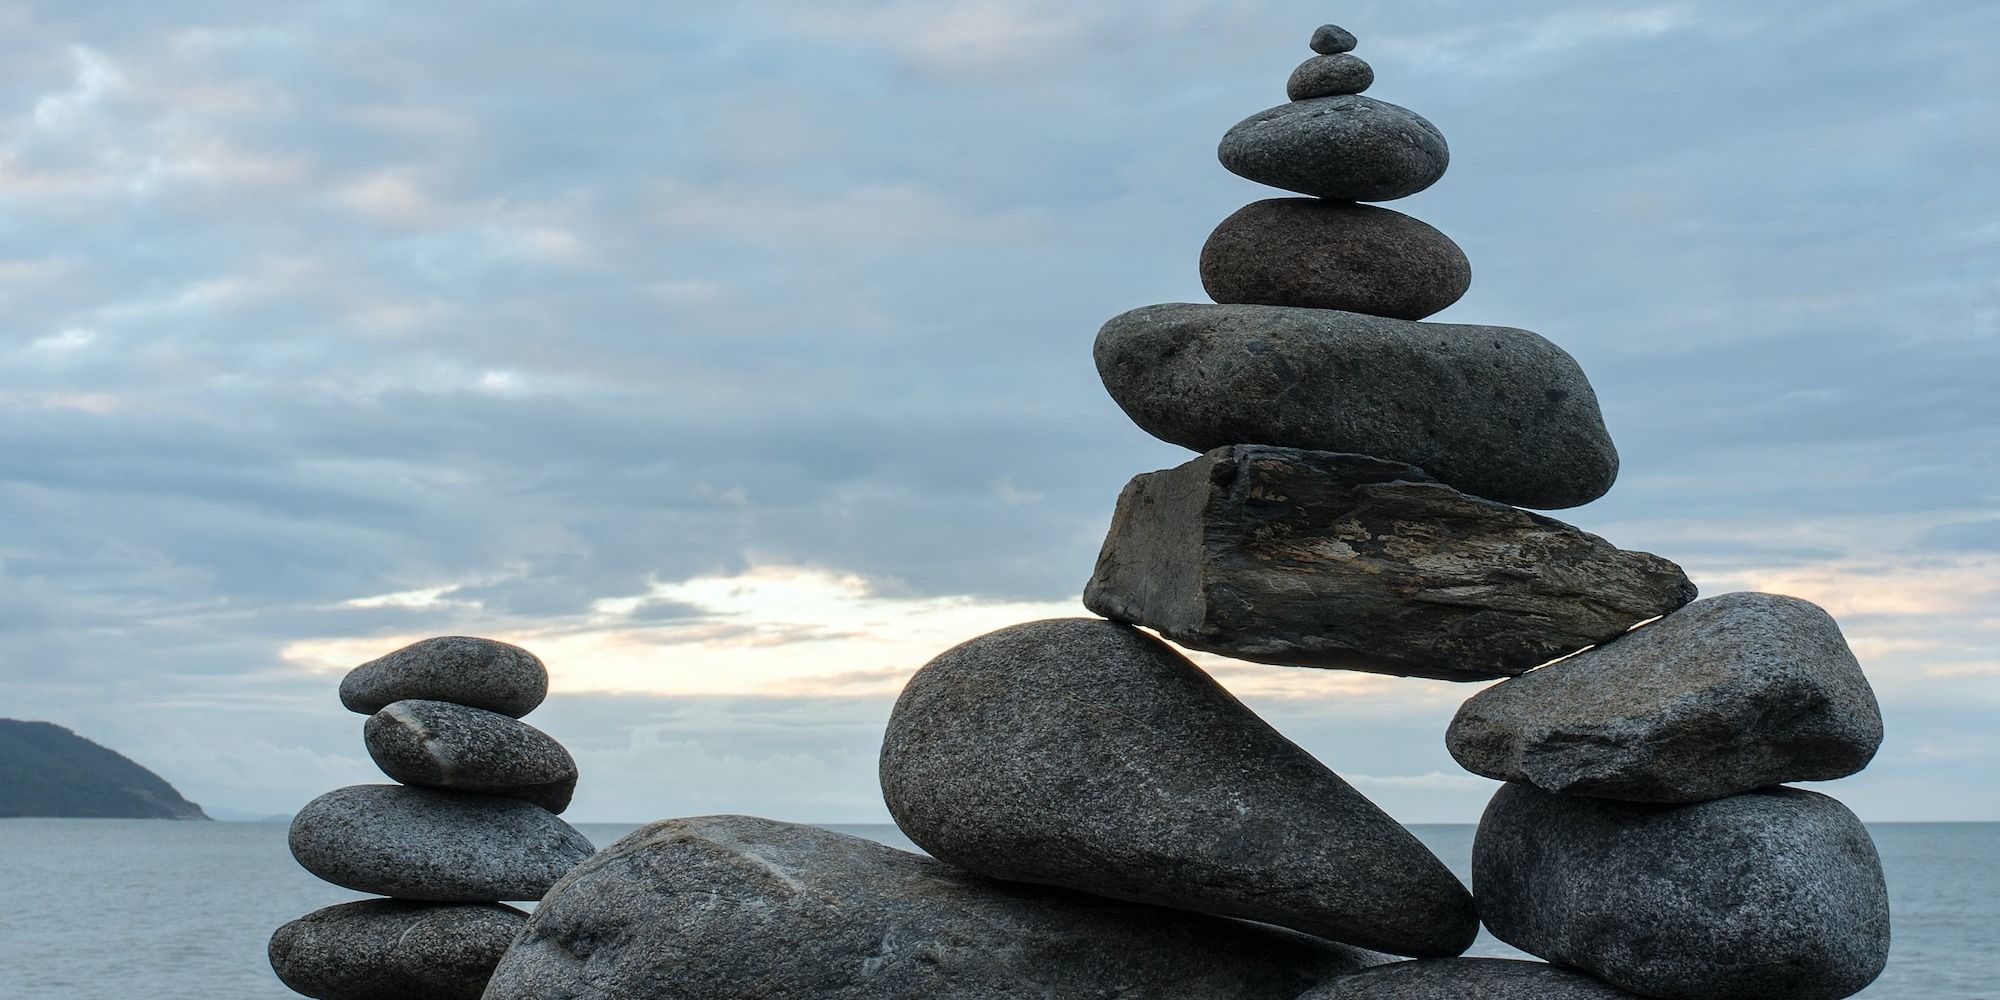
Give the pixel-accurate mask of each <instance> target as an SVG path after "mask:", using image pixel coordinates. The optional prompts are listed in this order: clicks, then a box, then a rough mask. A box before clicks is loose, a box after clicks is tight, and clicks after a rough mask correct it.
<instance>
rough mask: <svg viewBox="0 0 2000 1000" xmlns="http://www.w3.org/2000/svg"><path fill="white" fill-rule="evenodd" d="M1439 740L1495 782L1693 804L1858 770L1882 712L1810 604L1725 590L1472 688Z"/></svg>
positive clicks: (1829, 625) (1877, 739)
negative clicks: (1514, 674)
mask: <svg viewBox="0 0 2000 1000" xmlns="http://www.w3.org/2000/svg"><path fill="white" fill-rule="evenodd" d="M1445 743H1446V745H1447V746H1448V747H1449V748H1450V749H1451V755H1452V756H1453V757H1455V758H1457V759H1458V762H1459V763H1460V764H1462V765H1464V766H1465V768H1466V770H1469V771H1473V772H1476V773H1479V774H1483V775H1485V776H1487V777H1489V778H1498V779H1500V780H1502V781H1524V782H1527V783H1529V784H1532V785H1534V786H1536V787H1538V788H1541V789H1544V790H1546V791H1551V792H1557V793H1559V794H1564V795H1586V796H1591V797H1594V798H1606V799H1624V800H1629V801H1635V802H1698V801H1701V800H1703V799H1717V798H1722V797H1723V796H1725V795H1735V794H1737V793H1739V792H1747V791H1750V790H1751V789H1755V788H1763V787H1765V786H1768V785H1778V784H1784V783H1786V782H1791V781H1823V780H1827V779H1831V778H1840V777H1845V776H1846V775H1850V774H1853V773H1855V772H1857V771H1859V770H1861V769H1862V768H1863V767H1866V766H1867V765H1868V761H1869V760H1870V759H1871V758H1873V757H1874V756H1875V750H1876V748H1877V747H1879V746H1881V744H1882V712H1881V709H1880V707H1879V706H1877V704H1876V702H1875V693H1874V691H1873V690H1872V689H1870V688H1869V686H1868V679H1867V678H1866V677H1864V676H1862V673H1861V665H1860V664H1859V663H1856V662H1855V660H1854V654H1853V653H1852V652H1850V651H1849V650H1848V648H1847V642H1846V640H1845V639H1843V638H1842V637H1841V634H1840V626H1838V625H1836V624H1834V621H1833V619H1832V618H1831V617H1830V616H1828V615H1827V613H1826V612H1825V611H1822V610H1820V608H1819V607H1818V606H1817V605H1814V604H1811V603H1809V602H1806V601H1802V600H1799V599H1798V598H1796V597H1783V596H1780V595H1777V594H1754V593H1742V594H1724V595H1722V596H1720V597H1711V598H1707V599H1705V600H1700V601H1696V602H1694V603H1693V604H1690V605H1688V606H1687V607H1685V608H1682V609H1680V610H1679V611H1676V612H1674V613H1673V614H1670V615H1668V616H1667V617H1665V618H1662V619H1660V620H1659V621H1657V622H1654V623H1653V624H1651V625H1647V626H1645V627H1644V628H1640V629H1637V630H1635V631H1633V632H1630V633H1628V634H1626V635H1623V636H1620V637H1619V638H1617V639H1614V640H1612V641H1610V642H1607V643H1605V644H1604V645H1602V646H1599V647H1597V648H1596V649H1590V650H1585V651H1584V652H1582V653H1579V654H1577V655H1576V656H1573V657H1570V658H1569V659H1567V660H1563V661H1562V662H1560V663H1552V664H1550V665H1548V666H1546V667H1543V668H1542V669H1540V670H1535V671H1532V672H1530V673H1527V674H1524V675H1522V676H1520V677H1517V678H1515V679H1513V680H1510V681H1505V682H1502V683H1500V684H1496V685H1494V686H1492V687H1490V688H1487V689H1486V690H1484V691H1481V692H1480V693H1479V694H1477V695H1474V696H1473V697H1472V699H1471V700H1470V701H1467V702H1466V703H1465V705H1464V707H1462V708H1460V709H1459V711H1458V716H1457V718H1454V719H1453V720H1452V723H1451V729H1450V730H1449V731H1448V732H1447V733H1446V736H1445Z"/></svg>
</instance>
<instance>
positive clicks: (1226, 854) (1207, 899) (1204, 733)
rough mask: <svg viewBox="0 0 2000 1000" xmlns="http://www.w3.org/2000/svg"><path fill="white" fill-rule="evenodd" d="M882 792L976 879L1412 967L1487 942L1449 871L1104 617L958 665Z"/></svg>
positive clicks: (931, 683)
mask: <svg viewBox="0 0 2000 1000" xmlns="http://www.w3.org/2000/svg"><path fill="white" fill-rule="evenodd" d="M882 793H883V797H884V798H885V799H886V800H887V801H888V804H889V811H890V813H892V814H893V815H894V816H895V817H896V824H897V825H898V826H900V827H901V828H902V830H903V832H904V834H906V835H907V836H908V837H909V838H910V839H911V840H912V841H915V842H916V843H917V844H918V846H921V847H922V848H923V849H924V850H926V851H928V852H930V853H931V854H932V855H934V856H936V857H938V858H940V859H942V860H945V861H949V862H951V863H952V864H955V865H958V866H960V867H962V868H966V869H969V870H971V871H975V872H979V873H980V874H983V875H991V876H993V877H995V878H1003V879H1010V880H1015V881H1022V882H1038V883H1043V884H1047V885H1057V886H1063V887H1065V888H1071V889H1080V890H1083V891H1085V892H1091V893H1096V894H1098V895H1102V896H1111V897H1115V898H1118V899H1129V900H1135V901H1139V902H1145V903H1155V904H1158V905H1161V906H1171V907H1174V908H1176V909H1186V910H1198V911H1202V912H1206V913H1216V914H1222V915H1226V916H1234V917H1243V918H1246V919H1250V920H1257V921H1260V922H1263V923H1268V924H1276V925H1278V926H1280V927H1290V928H1292V929H1294V930H1299V931H1304V932H1306V933H1309V934H1315V935H1318V936H1320V937H1324V938H1327V939H1329V940H1334V941H1343V942H1346V943H1349V944H1353V945H1358V946H1360V947H1364V948H1372V949H1376V950H1379V951H1386V952H1393V953H1396V954H1401V955H1425V956H1430V955H1456V954H1458V953H1459V952H1461V951H1464V950H1465V948H1466V946H1467V945H1470V944H1471V943H1472V939H1473V935H1474V934H1475V933H1477V931H1478V926H1479V925H1478V920H1477V918H1476V916H1475V915H1474V913H1473V908H1472V900H1471V898H1470V897H1469V896H1468V895H1467V894H1466V891H1465V888H1464V886H1462V885H1460V884H1459V881H1458V879H1457V878H1456V877H1454V876H1453V875H1452V874H1451V872H1450V871H1449V870H1448V869H1446V868H1445V866H1444V865H1443V863H1441V862H1439V861H1438V859H1437V858H1436V857H1434V856H1432V854H1431V853H1430V851H1429V850H1428V849H1426V848H1425V847H1424V846H1423V844H1421V843H1419V842H1418V841H1417V839H1416V838H1415V837H1414V836H1412V835H1411V834H1410V833H1409V831H1407V830H1405V829H1404V828H1403V827H1402V826H1400V825H1399V824H1397V823H1396V821H1395V820H1393V819H1390V818H1389V817H1388V815H1386V814H1385V813H1383V812H1382V811H1381V810H1380V809H1378V808H1376V807H1375V805H1374V803H1371V802H1369V801H1368V800H1367V799H1366V798H1365V797H1363V796H1362V795H1361V793H1360V792H1357V791H1355V790H1354V789H1353V788H1351V787H1349V786H1348V784H1347V783H1346V782H1344V781H1342V780H1341V779H1340V778H1339V776H1337V775H1335V774H1334V773H1333V772H1332V771H1329V770H1327V769H1326V767H1325V766H1324V765H1322V764H1320V762H1319V761H1317V760H1315V759H1313V757H1312V755H1311V754H1308V753H1306V752H1305V751H1304V750H1302V749H1300V748H1299V747H1298V746H1297V745H1295V744H1293V743H1292V742H1291V741H1290V740H1287V739H1285V738H1284V737H1283V736H1281V735H1279V734H1278V732H1277V731H1276V730H1274V729H1272V728H1271V727H1270V726H1269V725H1266V724H1265V723H1264V721H1263V720H1262V719H1259V718H1258V717H1257V716H1256V715H1255V714H1254V713H1252V712H1251V711H1250V710H1249V709H1248V708H1246V707H1244V706H1243V704H1242V703H1241V702H1239V701H1237V700H1236V699H1235V698H1234V697H1231V696H1230V694H1229V693H1228V692H1227V691H1225V690H1223V689H1222V687H1221V686H1220V685H1218V684H1216V683H1215V682H1214V681H1213V680H1211V679H1209V677H1208V675H1207V674H1204V673H1202V672H1201V670H1200V669H1198V668H1197V667H1195V665H1194V664H1192V663H1189V662H1188V661H1187V659H1186V658H1184V657H1182V656H1181V655H1180V654H1179V653H1176V652H1174V650H1173V649H1171V648H1169V647H1168V646H1167V645H1166V644H1165V643H1163V642H1161V641H1160V640H1158V639H1155V638H1153V637H1152V636H1149V635H1146V634H1144V633H1142V632H1139V631H1138V630H1136V629H1132V628H1128V627H1126V626H1124V625H1118V624H1114V623H1112V622H1106V621H1099V620H1096V619H1063V620H1055V621H1042V622H1031V623H1028V624H1025V625H1016V626H1014V627H1011V628H1005V629H1001V630H999V631H997V632H993V633H990V634H988V635H985V636H981V637H979V638H977V639H973V640H972V641H970V642H967V643H964V644H962V645H960V646H957V647H956V648H953V649H951V650H948V651H946V652H945V653H943V654H942V655H940V656H938V657H937V658H936V659H934V660H932V661H931V662H930V663H929V664H928V665H927V666H925V667H924V668H923V669H922V670H920V671H918V672H917V674H916V676H914V677H912V678H911V679H910V683H909V685H908V686H907V687H905V688H904V689H903V694H902V697H901V698H899V699H897V701H896V708H895V711H894V712H893V713H892V714H891V715H890V717H889V726H888V731H887V733H886V734H884V736H883V740H882Z"/></svg>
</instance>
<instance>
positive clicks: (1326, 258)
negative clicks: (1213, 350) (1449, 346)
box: [1201, 57, 1472, 319]
mask: <svg viewBox="0 0 2000 1000" xmlns="http://www.w3.org/2000/svg"><path fill="white" fill-rule="evenodd" d="M1321 58H1328V57H1321ZM1471 283H1472V265H1471V264H1469V263H1467V262H1466V259H1465V253H1464V251H1462V250H1460V249H1459V248H1458V244H1456V243H1453V242H1452V241H1451V237H1449V236H1446V235H1445V234H1443V233H1440V232H1438V231H1437V230H1436V229H1433V228H1431V227H1430V226H1428V225H1426V224H1424V223H1423V222H1420V221H1418V220H1416V219H1413V218H1410V217H1409V216H1407V215H1404V214H1403V213H1401V212H1393V211H1390V210H1389V209H1386V208H1377V207H1375V206H1374V205H1356V204H1354V203H1353V202H1345V201H1322V200H1320V199H1318V198H1271V199H1267V200H1265V201H1254V202H1251V203H1250V204H1248V205H1245V206H1243V207H1242V208H1239V209H1237V210H1236V213H1235V214H1234V215H1231V216H1230V217H1229V218H1227V219H1224V220H1222V224H1221V225H1219V226H1216V227H1215V232H1213V233H1210V234H1209V237H1208V242H1207V243H1205V244H1203V245H1202V248H1201V284H1202V287H1203V288H1204V289H1206V290H1207V291H1208V295H1209V298H1212V299H1214V300H1215V301H1217V302H1227V303H1254V304H1258V305H1271V306H1302V307H1305V308H1309V309H1345V310H1348V311H1351V312H1359V313H1368V314H1370V315H1373V316H1393V317H1395V318H1397V319H1423V318H1424V317H1425V316H1429V315H1430V314H1432V313H1434V312H1437V311H1438V310H1440V309H1443V308H1444V307H1446V306H1448V305H1451V304H1452V303H1453V302H1456V301H1458V297H1459V296H1461V295H1464V294H1465V289H1466V287H1467V286H1468V285H1470V284H1471Z"/></svg>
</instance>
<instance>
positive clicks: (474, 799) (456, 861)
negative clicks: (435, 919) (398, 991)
mask: <svg viewBox="0 0 2000 1000" xmlns="http://www.w3.org/2000/svg"><path fill="white" fill-rule="evenodd" d="M290 839H291V847H292V857H294V858H297V859H298V862H299V864H301V865H303V866H305V869H306V870H307V871H309V872H312V873H313V874H314V875H317V876H319V877H320V878H322V879H324V880H326V881H328V882H332V883H333V884H334V885H338V886H344V887H346V888H349V889H353V890H355V891H357V892H373V893H379V894H381V895H384V896H395V897H397V898H399V899H417V900H430V901H433V902H444V903H459V902H468V903H469V902H484V901H488V900H496V899H540V898H542V894H543V893H545V892H547V891H549V886H551V885H554V884H555V881H556V879H559V878H561V877H562V876H563V873H565V872H567V871H569V870H570V869H571V868H574V867H576V866H577V864H578V863H579V862H581V861H582V860H583V859H585V858H587V857H590V855H591V852H593V851H594V850H596V848H595V847H593V846H592V845H591V843H590V841H589V840H588V839H586V838H585V837H584V835H583V834H581V833H578V832H576V830H575V829H574V828H572V827H571V826H570V825H569V824H568V823H565V822H563V821H562V820H561V819H559V818H557V817H556V816H555V814H553V813H551V812H549V811H548V810H547V809H543V808H541V807H540V806H536V805H532V804H530V803H527V802H523V801H521V800H520V799H509V798H502V797H500V796H497V795H480V794H476V793H473V792H452V791H446V790H444V789H441V788H412V787H410V786H407V785H349V786H348V787H346V788H336V789H334V790H333V791H331V792H328V793H326V794H325V795H322V796H320V797H319V798H316V799H314V800H312V801H311V802H308V803H306V805H305V808H303V809H300V810H299V812H298V815H296V816H293V817H292V829H291V838H290Z"/></svg>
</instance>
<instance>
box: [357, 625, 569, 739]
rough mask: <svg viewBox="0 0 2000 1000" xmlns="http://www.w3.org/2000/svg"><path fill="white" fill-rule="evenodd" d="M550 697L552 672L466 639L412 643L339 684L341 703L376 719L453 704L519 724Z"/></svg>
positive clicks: (505, 648)
mask: <svg viewBox="0 0 2000 1000" xmlns="http://www.w3.org/2000/svg"><path fill="white" fill-rule="evenodd" d="M548 693H549V672H548V669H547V668H546V667H543V666H542V661H541V660H539V659H537V658H536V657H535V654H533V653H530V652H528V651H527V650H525V649H522V648H521V647H519V646H512V645H508V644H507V643H504V642H496V641H495V640H492V639H479V638H475V637H472V636H464V635H446V636H438V637H436V638H432V639H424V640H422V641H420V642H413V643H411V644H409V645H407V646H404V647H403V648H402V649H399V650H396V651H395V652H393V653H390V654H389V655H387V656H384V657H381V658H380V659H375V660H370V661H368V662H367V663H364V664H362V665H360V666H358V667H355V668H354V669H353V670H350V671H348V673H347V676H346V677H343V678H341V681H340V703H341V704H342V705H345V706H347V710H348V711H350V712H359V713H361V714H362V715H374V714H375V713H376V712H379V711H381V710H382V709H383V708H384V707H385V706H387V705H388V704H389V703H390V702H396V701H403V700H406V699H410V698H422V699H426V700H429V701H449V702H452V703H454V704H458V705H470V706H472V707H474V708H483V709H486V710H487V711H489V712H498V713H500V714H501V715H507V716H512V717H514V718H517V719H518V718H520V717H521V716H523V715H526V714H528V713H529V712H532V711H534V710H535V706H537V705H540V704H541V703H542V699H543V698H544V697H547V695H548Z"/></svg>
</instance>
